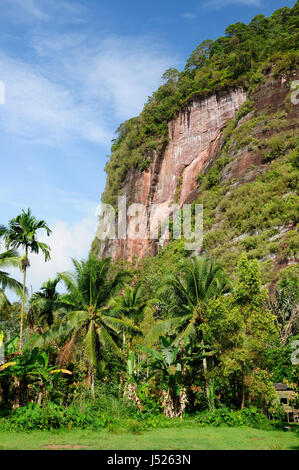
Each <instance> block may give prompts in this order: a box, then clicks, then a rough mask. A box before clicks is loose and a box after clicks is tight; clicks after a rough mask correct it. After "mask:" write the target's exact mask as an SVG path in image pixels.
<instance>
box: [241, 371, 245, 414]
mask: <svg viewBox="0 0 299 470" xmlns="http://www.w3.org/2000/svg"><path fill="white" fill-rule="evenodd" d="M244 406H245V372H244V369H242V400H241V410H242V409H243V408H244Z"/></svg>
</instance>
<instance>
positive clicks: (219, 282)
mask: <svg viewBox="0 0 299 470" xmlns="http://www.w3.org/2000/svg"><path fill="white" fill-rule="evenodd" d="M230 289H231V284H230V281H229V279H228V277H227V275H226V273H225V271H224V270H223V268H222V267H221V266H220V265H219V264H218V263H215V262H214V261H211V260H210V259H208V258H205V257H196V256H193V257H192V258H190V259H187V260H183V261H182V262H181V263H180V265H179V269H178V273H177V274H175V275H171V276H169V277H168V278H167V279H166V280H165V283H164V285H163V286H162V292H164V293H165V291H167V292H168V295H169V296H172V297H174V298H175V299H176V306H175V309H174V311H172V312H171V317H170V318H168V319H166V320H162V321H161V322H159V323H157V325H155V326H154V328H153V329H152V330H151V331H150V332H149V334H148V338H147V342H148V344H153V342H154V341H156V340H157V339H158V337H159V336H160V335H163V334H166V333H168V334H173V333H176V335H177V336H176V339H175V341H174V344H175V345H178V344H179V343H180V341H181V340H182V339H184V340H185V338H189V340H190V342H191V343H195V342H196V340H199V341H201V342H202V343H203V338H202V334H201V331H200V329H199V327H200V325H201V324H202V323H203V322H204V321H205V313H206V308H207V304H208V302H209V300H210V299H212V298H215V297H218V296H219V295H221V294H223V293H225V292H228V291H229V290H230ZM203 368H204V373H205V378H206V390H207V392H208V385H207V377H206V374H207V360H206V357H204V358H203Z"/></svg>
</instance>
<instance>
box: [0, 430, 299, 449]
mask: <svg viewBox="0 0 299 470" xmlns="http://www.w3.org/2000/svg"><path fill="white" fill-rule="evenodd" d="M21 449H22V450H23V449H25V450H26V449H28V450H29V449H34V450H37V449H41V450H42V449H46V450H48V449H50V450H51V449H53V450H56V449H70V450H73V449H82V450H84V449H90V450H92V449H95V450H101V449H103V450H104V449H108V450H122V449H123V450H134V449H135V450H145V449H148V450H193V449H194V450H195V449H197V450H254V449H257V450H296V449H297V450H298V449H299V438H298V436H297V435H296V434H295V433H293V432H283V431H260V430H257V429H252V428H227V427H220V428H214V427H204V428H198V429H194V428H192V429H191V428H187V427H186V428H178V429H175V428H173V429H156V430H153V431H144V432H142V433H141V434H132V433H125V432H121V433H118V434H115V433H111V432H108V431H106V430H103V431H101V432H93V431H80V430H71V431H65V430H64V431H57V432H46V431H32V432H0V450H21Z"/></svg>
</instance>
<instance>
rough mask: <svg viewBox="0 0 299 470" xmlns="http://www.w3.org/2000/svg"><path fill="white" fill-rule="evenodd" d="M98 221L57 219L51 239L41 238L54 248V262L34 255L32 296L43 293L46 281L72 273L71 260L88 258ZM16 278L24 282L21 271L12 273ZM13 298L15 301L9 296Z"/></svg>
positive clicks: (30, 278)
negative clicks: (39, 292)
mask: <svg viewBox="0 0 299 470" xmlns="http://www.w3.org/2000/svg"><path fill="white" fill-rule="evenodd" d="M96 224H97V218H96V216H95V215H93V214H92V215H88V216H87V217H84V218H83V219H81V220H78V221H77V222H75V223H73V224H68V223H66V222H65V221H63V220H57V221H56V222H54V223H53V224H52V225H51V230H52V234H51V235H50V237H47V236H46V234H44V233H43V232H41V233H40V236H39V237H38V239H39V241H41V242H44V243H47V244H48V245H50V247H51V260H50V261H47V262H45V261H44V257H43V256H42V255H41V254H39V255H36V254H30V255H29V260H30V268H29V269H28V272H27V288H28V291H29V293H30V294H31V291H33V292H35V291H36V290H39V289H40V287H41V285H42V284H43V282H45V281H46V280H48V279H49V278H51V279H53V278H54V277H55V276H56V274H57V273H58V272H63V271H67V270H72V267H73V265H72V261H71V258H76V259H79V260H80V259H84V258H86V257H87V254H88V252H89V250H90V246H91V242H92V240H93V238H94V236H95V231H96ZM10 271H11V273H12V275H13V276H14V277H15V278H17V279H19V280H20V281H21V282H22V275H21V273H20V271H17V270H15V269H11V270H10ZM9 297H10V298H15V296H14V295H13V294H11V293H10V294H9Z"/></svg>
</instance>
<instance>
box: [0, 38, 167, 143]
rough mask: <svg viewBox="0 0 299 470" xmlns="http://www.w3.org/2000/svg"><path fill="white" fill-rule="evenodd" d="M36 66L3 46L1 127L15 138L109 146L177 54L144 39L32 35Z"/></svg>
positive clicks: (0, 65) (1, 61) (38, 141)
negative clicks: (95, 40)
mask: <svg viewBox="0 0 299 470" xmlns="http://www.w3.org/2000/svg"><path fill="white" fill-rule="evenodd" d="M31 46H32V48H33V50H34V51H35V53H36V54H37V60H35V63H34V65H33V64H32V63H28V62H25V61H24V60H20V59H14V58H11V57H9V56H7V54H4V53H1V51H0V73H1V76H0V79H1V80H3V81H4V83H5V86H6V104H5V106H1V108H0V124H1V127H2V128H3V129H4V130H5V131H6V132H8V133H10V134H12V135H13V136H14V137H19V138H22V139H25V140H30V141H32V142H35V143H46V144H48V145H54V146H55V145H57V144H60V143H61V142H63V141H65V140H67V139H75V140H76V139H84V140H86V141H90V142H95V143H98V144H104V145H108V144H109V142H110V139H111V137H112V135H113V131H114V127H115V122H119V121H120V120H124V119H128V118H130V117H132V116H134V115H136V114H138V113H139V112H140V111H141V109H142V107H143V104H144V103H145V101H146V100H147V98H148V95H149V94H151V92H152V91H153V90H154V89H155V88H156V87H157V86H158V85H159V80H160V77H161V75H162V73H163V72H164V71H165V69H167V68H168V67H169V66H170V65H172V64H173V63H174V58H173V57H170V56H169V54H167V53H165V52H164V51H163V49H162V48H161V47H160V46H158V45H156V44H154V43H153V42H152V41H151V40H150V39H145V38H120V37H113V38H106V39H104V40H102V41H99V43H98V44H93V45H90V44H89V43H88V38H86V37H85V36H84V35H74V34H64V35H46V34H39V35H37V34H35V36H33V37H32V42H31Z"/></svg>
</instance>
